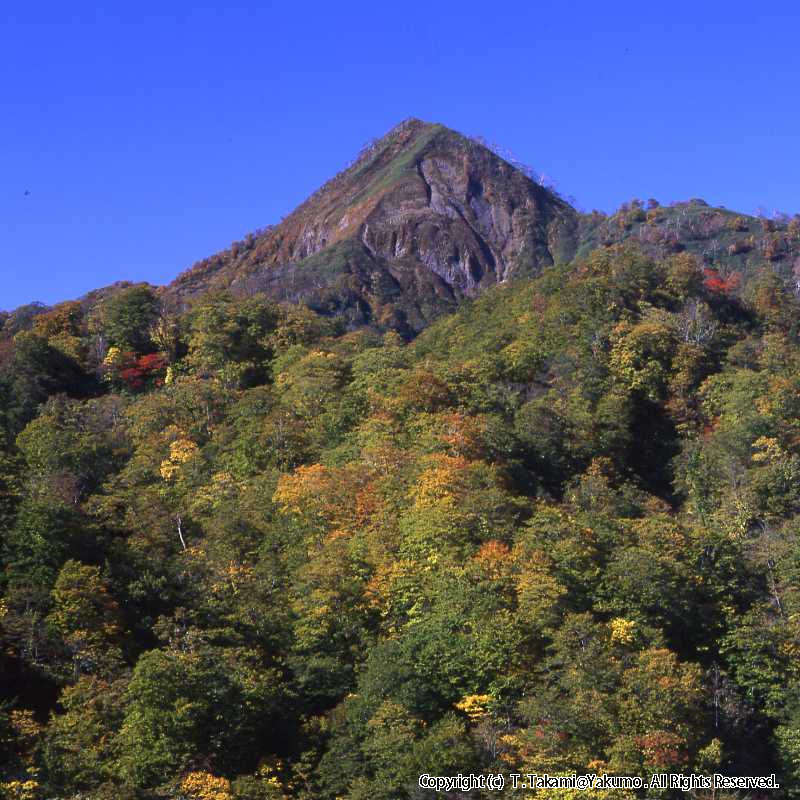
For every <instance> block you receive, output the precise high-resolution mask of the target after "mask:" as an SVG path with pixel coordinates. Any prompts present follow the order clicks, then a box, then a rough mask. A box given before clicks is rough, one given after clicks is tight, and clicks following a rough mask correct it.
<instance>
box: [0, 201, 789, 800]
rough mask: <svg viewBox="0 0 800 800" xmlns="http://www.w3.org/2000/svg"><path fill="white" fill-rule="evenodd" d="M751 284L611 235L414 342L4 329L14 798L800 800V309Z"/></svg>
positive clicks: (89, 311)
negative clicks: (669, 785)
mask: <svg viewBox="0 0 800 800" xmlns="http://www.w3.org/2000/svg"><path fill="white" fill-rule="evenodd" d="M651 210H652V209H651ZM634 211H635V213H636V214H639V213H641V214H642V215H643V216H644V217H645V218H646V216H647V214H648V213H649V212H648V211H645V210H643V209H642V208H639V207H636V208H634ZM629 212H630V209H628V210H626V212H625V213H626V214H627V213H629ZM653 216H655V215H653ZM602 224H607V221H606V222H603V223H602ZM734 255H736V254H735V253H731V257H733V256H734ZM744 277H745V278H746V280H740V279H739V278H737V279H736V280H732V279H730V274H722V275H721V274H720V273H718V272H715V271H713V270H709V269H707V268H706V269H704V267H703V263H702V261H701V260H700V259H699V258H698V257H697V256H695V255H693V254H691V253H687V252H673V253H665V254H663V255H662V256H660V257H656V256H653V255H652V253H651V252H649V251H648V250H647V249H646V248H645V247H644V246H636V245H633V244H631V243H627V244H614V243H612V244H610V246H605V247H603V246H601V247H599V249H595V250H592V251H591V252H587V253H586V254H584V255H582V256H581V257H579V258H578V259H577V260H575V261H574V262H572V263H570V264H568V265H560V266H554V267H551V268H548V269H546V270H544V271H543V272H542V274H541V275H540V276H539V277H535V278H527V279H523V280H518V281H512V282H508V283H504V284H501V285H499V286H496V287H494V288H491V289H489V290H487V291H486V292H484V293H483V294H482V295H481V296H480V297H478V298H477V299H474V300H471V301H468V302H466V303H465V304H463V305H462V306H461V307H460V309H459V310H458V311H457V312H455V313H454V314H452V315H450V316H446V317H443V318H441V319H440V320H439V321H438V322H436V323H434V324H433V325H431V326H430V327H429V328H427V329H426V330H424V331H423V332H422V333H421V334H420V335H419V336H418V337H416V338H414V339H412V340H411V341H407V340H405V339H404V338H402V337H401V336H400V335H398V333H397V332H395V331H393V330H380V329H378V328H376V327H369V326H366V327H360V328H356V329H353V330H349V329H347V328H346V327H345V324H344V323H343V322H342V321H341V320H340V319H337V318H336V317H329V316H321V315H318V314H316V313H315V312H313V311H311V310H309V309H307V308H305V307H303V306H299V305H289V304H279V303H276V302H275V301H274V300H273V299H270V298H268V297H266V296H265V295H261V294H254V295H251V296H246V297H242V296H238V297H234V296H233V295H231V294H230V293H227V292H224V291H214V292H208V293H205V294H202V295H199V296H198V297H196V298H194V301H193V303H192V304H191V306H190V307H189V308H188V309H184V310H182V311H180V312H176V311H172V310H170V306H169V305H168V304H166V303H164V302H163V301H162V298H161V296H160V295H158V294H156V293H154V292H153V291H152V290H151V289H149V288H148V287H146V286H127V287H121V288H120V287H117V288H116V289H115V290H114V291H113V292H108V293H106V294H105V295H103V296H100V297H97V298H95V302H92V303H86V302H74V303H64V304H61V305H58V306H56V307H54V308H52V309H44V308H37V307H29V308H28V310H27V311H25V312H24V313H23V312H20V313H17V314H15V315H11V316H9V317H8V318H7V319H6V320H5V326H4V327H3V335H2V340H1V341H0V446H1V447H0V537H1V538H0V546H1V547H2V550H1V551H0V564H1V565H2V571H1V572H0V692H2V695H1V696H0V764H1V765H2V766H0V774H1V775H2V783H0V791H2V793H3V796H4V797H7V798H14V800H37V799H38V798H45V797H50V798H54V797H58V798H76V799H77V798H96V799H97V800H100V799H101V798H115V799H120V798H157V797H163V798H167V797H169V798H176V797H180V798H186V800H229V799H231V800H267V799H268V798H269V799H270V800H277V799H278V798H297V799H298V800H300V799H301V798H302V799H303V800H310V799H311V798H314V799H315V800H316V799H318V798H319V799H322V800H324V799H327V800H334V799H335V798H347V800H362V799H363V800H366V798H385V799H386V800H398V799H400V798H416V797H423V796H431V794H432V793H431V792H427V793H423V792H421V790H420V789H419V788H418V787H417V778H418V776H419V775H420V774H421V773H430V774H432V775H454V774H457V773H459V772H461V773H469V772H474V773H476V774H481V773H483V774H486V773H497V772H500V773H504V774H508V773H511V772H516V773H523V774H524V773H529V772H537V773H550V774H559V773H561V774H570V773H572V772H575V771H577V772H578V773H584V772H593V773H597V774H602V773H612V774H622V775H642V776H644V777H646V778H649V776H650V775H651V774H652V773H654V772H682V773H689V772H701V773H706V774H707V773H713V772H723V773H726V774H730V775H740V774H741V775H767V774H769V773H771V772H776V773H777V774H778V779H779V781H780V782H781V784H782V789H781V790H780V793H777V794H776V793H773V795H772V796H778V795H780V796H782V797H798V796H800V660H799V658H798V656H799V655H800V594H798V586H800V583H798V578H799V577H800V543H799V542H798V532H799V531H800V303H799V302H798V300H797V298H796V296H795V295H794V293H793V292H792V291H790V289H789V288H787V281H786V280H785V276H780V275H777V274H776V270H774V269H773V268H772V267H771V266H770V263H769V259H765V260H764V266H763V267H762V268H761V269H759V270H757V271H754V272H753V273H752V274H750V275H749V276H744ZM505 795H506V796H509V797H514V796H518V797H539V798H542V800H545V798H548V797H550V796H551V795H550V794H548V792H546V791H542V792H537V791H533V790H530V789H526V790H522V789H519V790H518V791H517V792H514V791H512V790H506V792H505ZM450 796H451V797H457V796H460V795H458V794H457V793H453V794H451V795H450ZM469 796H471V797H473V798H478V797H484V796H485V797H489V796H492V793H491V792H486V793H481V792H480V791H475V792H473V793H472V794H471V795H469ZM559 796H560V795H559ZM564 796H566V797H572V796H575V797H578V796H585V797H597V798H602V797H612V796H613V797H617V798H625V797H633V796H636V795H635V793H626V792H625V791H616V792H608V791H605V790H596V791H594V792H592V791H590V792H585V793H569V792H565V793H564ZM649 796H652V797H671V796H683V795H682V794H681V793H679V792H678V793H675V792H673V793H672V794H670V792H669V791H660V792H659V791H651V794H650V795H649ZM698 796H708V797H711V796H712V795H711V794H710V793H708V794H707V795H703V794H702V793H699V794H698ZM724 796H725V795H724V794H720V793H719V792H718V793H717V794H716V798H720V797H724ZM753 797H755V795H753Z"/></svg>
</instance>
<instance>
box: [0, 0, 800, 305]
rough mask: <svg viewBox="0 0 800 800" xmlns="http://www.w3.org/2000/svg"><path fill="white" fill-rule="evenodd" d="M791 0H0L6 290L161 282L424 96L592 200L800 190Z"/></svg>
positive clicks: (797, 15)
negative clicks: (758, 0)
mask: <svg viewBox="0 0 800 800" xmlns="http://www.w3.org/2000/svg"><path fill="white" fill-rule="evenodd" d="M799 24H800V10H798V6H797V4H796V3H789V2H773V3H770V4H764V5H762V6H752V5H749V6H745V4H738V3H735V2H733V3H732V2H726V3H721V2H720V3H717V2H704V3H700V4H696V3H685V2H675V1H673V2H670V3H656V2H644V1H643V0H639V2H636V3H624V2H616V3H596V2H591V3H588V2H587V3H584V2H573V3H571V4H567V3H564V2H563V1H562V2H544V3H542V2H539V3H537V2H524V3H516V2H506V3H502V4H501V3H494V4H493V3H487V2H482V3H465V2H462V3H450V2H435V1H433V0H428V2H426V3H420V2H416V0H414V1H413V2H401V3H382V2H375V0H372V2H370V3H358V2H347V0H341V2H338V3H325V4H319V5H316V4H311V3H302V2H293V3H292V2H289V3H287V2H236V0H229V2H225V3H222V2H213V3H212V2H202V0H194V1H193V2H186V1H185V0H174V1H173V2H168V1H167V0H162V1H161V2H158V3H153V2H148V0H137V2H135V3H134V2H124V1H119V2H107V0H106V1H105V2H81V0H75V2H71V3H63V2H39V3H37V2H35V0H28V1H27V2H18V1H17V2H15V1H14V0H6V1H5V2H3V3H2V4H0V123H1V124H0V243H1V244H2V248H1V249H0V278H1V279H2V280H0V308H13V307H15V306H17V305H19V304H21V303H24V302H29V301H31V300H42V301H44V302H47V303H52V302H55V301H58V300H63V299H67V298H71V297H77V296H79V295H81V294H82V293H84V292H86V291H87V290H89V289H92V288H95V287H98V286H103V285H106V284H108V283H111V282H113V281H115V280H148V281H151V282H153V283H164V282H168V281H169V280H171V279H172V278H173V277H175V275H177V274H178V273H179V272H180V271H182V270H183V269H185V268H187V267H188V266H190V265H191V264H192V263H193V262H194V261H195V260H197V259H200V258H203V257H204V256H207V255H210V254H211V253H213V252H215V251H216V250H219V249H221V248H223V247H226V246H228V245H229V244H230V243H231V242H232V241H233V240H235V239H239V238H241V237H242V236H243V235H244V234H245V233H247V232H248V231H250V230H252V229H254V228H256V227H260V226H263V225H266V224H269V223H273V222H277V221H280V219H281V217H282V216H284V215H285V214H287V213H288V212H289V211H291V209H292V208H293V207H294V206H296V205H297V204H298V203H299V202H301V201H302V200H303V199H304V198H305V197H306V196H307V195H308V194H309V193H310V192H312V191H313V190H314V189H315V188H316V187H317V186H318V185H319V184H320V183H322V182H323V181H324V180H325V179H327V178H328V177H330V176H331V175H332V174H333V173H335V172H337V171H338V170H339V169H340V168H341V167H342V166H343V165H344V164H345V163H346V162H347V161H348V160H349V159H351V158H352V157H353V156H354V154H355V153H356V152H357V151H358V150H359V148H360V147H361V145H362V144H364V142H365V141H367V140H368V139H370V138H372V137H375V136H379V135H381V134H383V133H384V132H385V131H386V130H387V129H388V128H390V127H391V126H392V125H394V124H395V123H396V122H398V121H400V120H401V119H404V118H405V117H409V116H417V117H421V118H423V119H427V120H431V121H438V122H443V123H445V124H446V125H449V126H450V127H453V128H455V129H457V130H460V131H462V132H464V133H468V134H476V135H482V136H484V137H486V138H487V139H488V140H490V141H493V142H497V143H498V144H501V145H503V146H504V147H506V148H507V149H508V150H509V151H511V152H513V153H514V154H515V155H516V157H517V158H519V159H520V160H521V161H524V162H525V163H528V164H530V165H532V166H533V167H534V168H535V169H536V170H537V171H539V172H543V173H545V174H546V175H547V176H549V177H551V178H552V179H554V180H555V181H556V184H557V187H558V188H559V190H560V191H561V192H562V193H563V194H564V195H572V196H574V197H575V199H576V200H577V202H578V204H579V205H580V206H581V207H582V208H584V209H586V210H591V209H592V208H599V209H602V210H613V209H614V208H615V207H616V206H618V205H619V204H620V203H621V202H623V201H625V200H629V199H630V198H632V197H642V198H647V197H651V196H653V197H656V198H657V199H659V200H660V201H661V202H670V201H672V200H679V199H685V198H688V197H693V196H694V197H703V198H705V199H706V200H707V201H708V202H711V203H714V204H723V205H726V206H728V207H729V208H736V209H738V210H741V211H745V212H753V211H755V210H756V208H757V207H759V206H761V207H763V208H765V209H767V210H768V211H770V212H771V211H774V210H781V211H786V212H789V213H794V212H798V211H800V197H798V187H800V157H799V156H800V153H799V152H798V141H800V136H799V135H798V128H800V125H798V123H800V102H798V100H800V97H799V96H798V94H799V90H798V87H799V86H800V81H799V80H798V78H800V74H798V73H800V59H798V55H797V54H798V48H797V43H796V32H797V30H798V25H799Z"/></svg>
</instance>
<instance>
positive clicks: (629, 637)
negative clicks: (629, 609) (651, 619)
mask: <svg viewBox="0 0 800 800" xmlns="http://www.w3.org/2000/svg"><path fill="white" fill-rule="evenodd" d="M608 627H609V628H610V629H611V642H612V643H613V644H623V645H625V644H631V643H632V642H633V641H634V639H635V638H636V623H635V622H634V621H633V620H630V619H624V618H623V617H615V618H614V619H612V620H611V622H609V623H608Z"/></svg>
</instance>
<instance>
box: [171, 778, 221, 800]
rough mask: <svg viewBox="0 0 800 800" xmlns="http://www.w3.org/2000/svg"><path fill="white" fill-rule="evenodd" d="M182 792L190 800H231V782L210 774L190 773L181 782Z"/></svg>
mask: <svg viewBox="0 0 800 800" xmlns="http://www.w3.org/2000/svg"><path fill="white" fill-rule="evenodd" d="M181 791H183V792H184V793H185V794H186V795H187V796H188V797H189V798H190V800H230V798H231V782H230V781H229V780H228V779H227V778H218V777H216V776H215V775H212V774H211V773H210V772H190V773H189V774H188V775H187V776H186V777H185V778H184V779H183V781H181Z"/></svg>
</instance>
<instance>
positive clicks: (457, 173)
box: [167, 119, 578, 333]
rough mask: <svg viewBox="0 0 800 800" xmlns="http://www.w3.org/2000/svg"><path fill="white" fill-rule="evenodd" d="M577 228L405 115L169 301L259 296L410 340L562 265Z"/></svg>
mask: <svg viewBox="0 0 800 800" xmlns="http://www.w3.org/2000/svg"><path fill="white" fill-rule="evenodd" d="M577 228H578V214H577V212H576V211H575V210H574V209H573V208H572V207H571V206H570V205H569V204H568V203H566V202H565V201H563V200H562V199H560V198H559V197H558V196H557V195H555V194H554V193H552V192H550V191H548V190H547V189H545V188H543V187H542V186H539V185H538V184H536V183H535V182H534V181H532V180H531V179H530V178H529V177H528V176H527V175H525V174H524V173H523V172H522V171H520V170H519V169H517V168H515V167H514V166H512V165H511V164H509V163H508V162H506V161H505V160H503V159H502V158H500V157H499V156H498V155H496V154H495V153H494V152H492V151H491V150H489V149H488V148H487V147H485V146H483V145H482V144H479V143H478V142H476V141H473V140H471V139H468V138H466V137H464V136H462V135H461V134H458V133H456V132H455V131H452V130H450V129H449V128H446V127H445V126H443V125H437V124H430V123H426V122H422V121H420V120H417V119H410V120H406V121H405V122H402V123H400V124H399V125H398V126H396V127H395V128H393V129H392V130H391V131H389V133H387V134H386V135H385V136H384V137H383V138H382V139H379V140H378V141H376V142H374V143H373V144H371V145H370V146H368V147H367V148H365V150H364V151H363V152H362V153H361V154H360V156H359V157H358V158H357V159H356V161H355V162H354V163H353V164H352V165H351V166H350V167H348V168H347V169H345V170H344V171H343V172H341V173H340V174H338V175H337V176H336V177H334V178H333V179H332V180H330V181H329V182H328V183H326V184H325V185H324V186H323V187H322V188H321V189H319V190H318V191H317V192H315V193H314V194H313V195H312V196H311V197H310V198H309V199H308V200H306V202H304V203H303V204H302V205H301V206H299V207H298V208H297V209H296V210H295V211H293V212H292V213H291V214H290V215H289V216H288V217H286V218H285V219H284V220H283V221H282V222H281V223H280V224H279V225H277V226H275V227H272V228H269V229H267V230H265V231H263V232H261V233H259V234H256V235H251V236H249V237H248V238H247V239H245V240H244V241H243V242H241V243H239V244H237V245H234V246H233V247H232V248H231V249H229V250H227V251H225V252H223V253H220V254H218V255H216V256H213V257H212V258H210V259H207V260H205V261H203V262H201V263H199V264H197V265H195V266H194V267H193V268H191V269H190V270H188V271H187V272H185V273H183V274H182V275H181V276H180V277H178V278H177V280H175V281H174V282H173V283H172V284H171V286H170V287H169V288H168V290H167V293H168V294H169V295H172V296H177V297H179V298H181V299H186V298H191V297H192V296H195V295H197V294H199V293H201V292H204V291H206V290H208V289H212V288H222V287H225V288H230V289H231V290H233V291H234V292H240V293H247V294H249V293H253V292H266V293H268V294H269V295H271V296H272V297H274V298H275V299H278V300H288V301H294V302H297V301H304V302H306V303H307V304H308V305H310V306H311V307H312V308H314V309H315V310H318V311H322V312H325V313H336V314H341V315H343V316H345V318H346V319H347V320H348V321H349V322H350V323H352V324H362V323H368V322H376V323H378V324H380V325H381V326H385V327H393V328H396V329H399V330H404V331H406V332H408V333H413V332H417V331H419V330H421V329H422V328H423V327H424V326H425V325H426V324H427V323H428V322H430V321H431V320H432V318H434V317H435V316H438V315H439V314H441V313H442V312H443V311H447V310H452V309H453V308H454V307H455V306H456V305H457V304H458V302H459V301H460V300H461V299H463V298H465V297H470V296H473V295H475V294H477V293H478V292H480V291H481V290H482V289H484V288H486V287H488V286H491V285H494V284H497V283H502V282H504V281H507V280H508V279H509V278H512V277H518V276H523V275H531V274H535V273H537V272H538V271H540V270H541V269H542V267H544V266H547V265H550V264H553V263H554V262H557V261H560V260H569V259H570V258H571V257H572V255H573V254H574V253H575V250H576V248H577V239H576V234H577Z"/></svg>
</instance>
